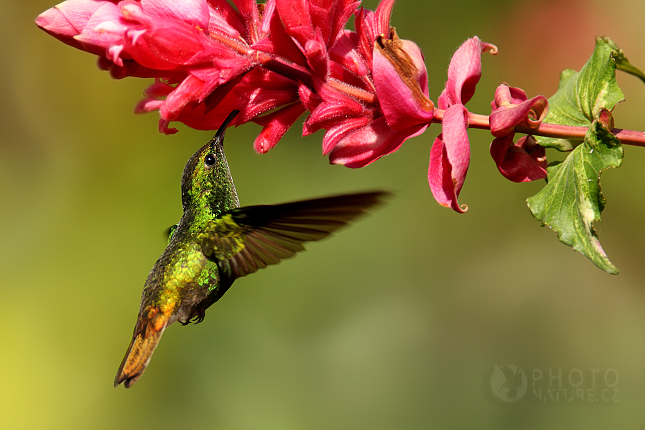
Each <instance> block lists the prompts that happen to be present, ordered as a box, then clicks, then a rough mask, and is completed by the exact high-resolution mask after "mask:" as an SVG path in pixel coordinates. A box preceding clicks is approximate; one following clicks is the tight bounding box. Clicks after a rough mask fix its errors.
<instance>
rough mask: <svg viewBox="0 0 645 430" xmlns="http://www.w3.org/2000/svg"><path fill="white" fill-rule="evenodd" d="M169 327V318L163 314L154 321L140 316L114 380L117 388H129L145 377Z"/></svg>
mask: <svg viewBox="0 0 645 430" xmlns="http://www.w3.org/2000/svg"><path fill="white" fill-rule="evenodd" d="M167 326H168V318H167V317H166V316H165V315H163V314H161V315H156V317H155V318H152V319H147V318H144V317H142V316H139V319H138V321H137V326H136V327H135V329H134V335H133V336H132V341H131V342H130V346H129V347H128V350H127V351H126V353H125V357H124V358H123V361H122V362H121V366H120V367H119V371H118V372H117V374H116V378H115V379H114V386H115V387H117V386H118V385H120V384H121V383H125V387H126V388H129V387H131V386H132V385H133V384H134V383H135V382H137V380H138V379H139V378H140V377H141V375H143V372H144V371H145V370H146V367H148V364H149V363H150V359H151V358H152V353H153V352H155V349H156V348H157V345H158V344H159V340H160V339H161V335H162V334H163V332H164V330H165V329H166V327H167Z"/></svg>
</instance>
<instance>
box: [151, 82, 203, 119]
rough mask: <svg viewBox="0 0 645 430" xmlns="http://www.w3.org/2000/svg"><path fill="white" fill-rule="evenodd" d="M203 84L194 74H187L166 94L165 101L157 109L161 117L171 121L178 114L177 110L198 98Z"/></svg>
mask: <svg viewBox="0 0 645 430" xmlns="http://www.w3.org/2000/svg"><path fill="white" fill-rule="evenodd" d="M203 86H204V81H202V80H200V79H197V78H196V77H194V76H188V77H187V78H186V79H184V81H183V82H182V83H181V84H179V85H178V86H177V88H175V90H174V91H173V92H171V93H170V94H168V97H166V101H165V103H164V104H163V106H162V107H161V109H160V110H159V113H160V114H161V117H162V118H163V119H165V120H168V121H173V120H175V119H176V118H177V116H178V115H179V112H180V111H181V110H182V109H183V108H184V107H185V106H186V105H187V104H188V103H190V102H193V101H195V100H197V99H198V98H199V94H200V93H201V90H202V88H203Z"/></svg>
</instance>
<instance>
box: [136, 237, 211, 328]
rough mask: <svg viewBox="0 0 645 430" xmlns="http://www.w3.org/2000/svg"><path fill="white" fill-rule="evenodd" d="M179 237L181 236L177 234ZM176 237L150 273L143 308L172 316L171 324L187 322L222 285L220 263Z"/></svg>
mask: <svg viewBox="0 0 645 430" xmlns="http://www.w3.org/2000/svg"><path fill="white" fill-rule="evenodd" d="M176 236H179V235H176ZM175 239H176V238H175V237H173V240H171V241H170V244H169V245H168V247H167V248H166V250H165V251H164V253H163V254H162V255H161V257H160V258H159V260H157V263H156V264H155V266H154V268H153V269H152V271H151V272H150V275H149V276H148V280H147V281H146V286H145V288H144V300H143V302H144V303H143V305H144V306H143V307H145V306H146V304H147V305H148V306H152V307H154V308H156V309H158V310H159V311H160V312H162V313H164V314H166V315H170V323H172V322H174V321H176V320H179V321H180V322H182V323H183V322H187V321H188V320H189V319H190V318H191V316H192V315H193V313H194V312H193V311H194V310H195V309H196V308H197V307H198V305H199V304H200V303H201V302H203V301H204V300H205V299H206V298H207V296H208V294H209V292H210V291H212V290H214V289H216V288H217V286H218V285H219V279H220V276H219V269H218V267H217V264H216V263H214V262H212V261H210V260H209V259H207V258H206V256H205V255H204V253H203V252H202V249H201V246H199V245H198V244H197V243H195V242H193V241H190V240H175Z"/></svg>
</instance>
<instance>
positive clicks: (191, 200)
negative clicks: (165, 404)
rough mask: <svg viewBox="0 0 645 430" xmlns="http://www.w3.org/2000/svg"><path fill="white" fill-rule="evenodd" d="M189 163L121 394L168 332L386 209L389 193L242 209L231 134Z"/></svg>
mask: <svg viewBox="0 0 645 430" xmlns="http://www.w3.org/2000/svg"><path fill="white" fill-rule="evenodd" d="M238 113H239V112H238V111H233V112H232V113H231V114H230V115H229V116H228V118H227V119H226V120H225V121H224V122H223V124H222V125H221V127H220V128H219V129H218V130H217V133H216V134H215V136H214V137H213V138H212V139H211V140H210V141H209V142H208V143H207V144H206V145H204V146H202V147H201V148H200V149H199V150H198V151H197V152H195V154H193V156H192V157H191V158H190V159H189V160H188V163H187V164H186V167H185V168H184V171H183V175H182V180H181V201H182V206H183V215H182V217H181V219H180V220H179V223H178V224H176V225H175V226H173V227H171V228H170V232H169V240H168V246H167V247H166V249H165V250H164V252H163V253H162V254H161V257H159V259H158V260H157V262H156V263H155V265H154V266H153V268H152V270H151V271H150V274H149V275H148V278H147V280H146V282H145V286H144V288H143V294H142V296H141V306H140V308H139V315H138V317H137V322H136V325H135V327H134V333H133V335H132V341H131V342H130V346H129V347H128V350H127V352H126V353H125V357H124V358H123V361H122V363H121V366H120V367H119V370H118V372H117V375H116V378H115V380H114V386H115V387H116V386H118V385H120V384H121V383H124V384H125V386H126V388H128V387H130V386H132V384H134V383H135V382H136V381H137V380H138V379H139V378H140V377H141V375H142V374H143V372H144V371H145V369H146V367H147V366H148V364H149V363H150V359H151V357H152V354H153V352H154V351H155V348H156V347H157V345H158V344H159V340H160V339H161V335H162V334H163V332H164V330H166V328H167V327H168V326H169V325H171V324H173V323H174V322H176V321H179V323H180V324H182V325H187V324H189V323H191V322H194V323H200V322H202V321H203V320H204V317H205V314H206V309H208V308H209V307H210V306H211V305H212V304H214V303H215V302H217V301H218V300H219V299H220V298H221V297H222V296H223V295H224V293H226V291H227V290H228V289H229V288H230V287H231V285H232V284H233V282H234V281H235V280H236V279H237V278H240V277H243V276H246V275H249V274H251V273H253V272H255V271H257V270H258V269H261V268H264V267H267V266H269V265H272V264H277V263H279V262H280V261H281V260H283V259H285V258H289V257H293V256H294V255H295V254H296V253H297V252H299V251H303V250H304V246H303V243H304V242H309V241H316V240H320V239H322V238H324V237H327V236H329V235H330V234H331V233H332V232H334V231H335V230H337V229H339V228H341V227H343V226H345V225H346V224H347V223H348V222H349V221H351V220H353V219H355V218H357V217H358V216H359V215H361V214H363V213H365V212H366V210H367V209H369V208H370V207H373V206H375V205H377V204H378V203H380V202H382V201H383V199H384V198H385V196H386V195H387V193H386V192H383V191H372V192H363V193H356V194H344V195H337V196H331V197H324V198H318V199H312V200H302V201H296V202H291V203H284V204H278V205H258V206H245V207H240V203H239V200H238V197H237V191H236V189H235V186H234V185H233V178H232V176H231V173H230V170H229V167H228V162H227V160H226V156H225V155H224V147H223V143H224V133H225V131H226V127H227V126H228V125H229V123H230V122H231V121H232V120H233V118H234V117H235V115H237V114H238Z"/></svg>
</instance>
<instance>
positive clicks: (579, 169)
mask: <svg viewBox="0 0 645 430" xmlns="http://www.w3.org/2000/svg"><path fill="white" fill-rule="evenodd" d="M622 160H623V148H622V146H621V145H620V141H619V140H618V139H617V138H616V137H615V136H614V135H613V134H611V132H610V131H609V130H607V128H605V127H604V126H603V125H602V124H600V123H599V122H598V121H594V122H593V123H592V124H591V127H589V130H588V131H587V134H586V136H585V140H584V142H583V143H582V144H580V145H578V146H577V147H576V148H575V149H574V150H573V151H572V152H571V153H570V154H569V156H568V157H567V158H566V159H565V160H564V161H563V162H562V163H559V164H557V165H553V166H550V167H549V168H548V169H547V171H548V183H547V185H546V186H545V187H544V188H543V189H542V191H540V192H539V193H537V194H536V195H535V196H533V197H530V198H528V199H527V203H528V205H529V209H530V210H531V213H532V214H533V216H534V217H535V218H536V219H537V220H539V221H542V222H543V224H545V225H548V226H549V227H551V228H552V229H553V230H554V231H555V232H556V233H557V234H558V239H560V241H561V242H562V243H564V244H566V245H569V246H572V247H573V249H574V250H576V251H579V252H581V253H582V254H584V255H585V256H586V257H587V258H589V259H590V260H591V261H593V262H594V264H596V266H598V267H599V268H601V269H602V270H604V271H606V272H609V273H613V274H616V273H618V269H617V268H616V267H615V266H614V265H613V264H612V263H611V261H609V259H608V258H607V255H606V254H605V251H604V250H603V249H602V247H601V246H600V242H599V241H598V235H597V234H596V231H595V230H594V228H593V225H592V224H593V222H595V221H599V220H600V212H601V211H602V210H603V209H604V207H605V199H604V197H603V195H602V192H601V191H600V173H601V172H602V171H603V170H606V169H608V168H610V167H618V166H620V164H621V163H622Z"/></svg>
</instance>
